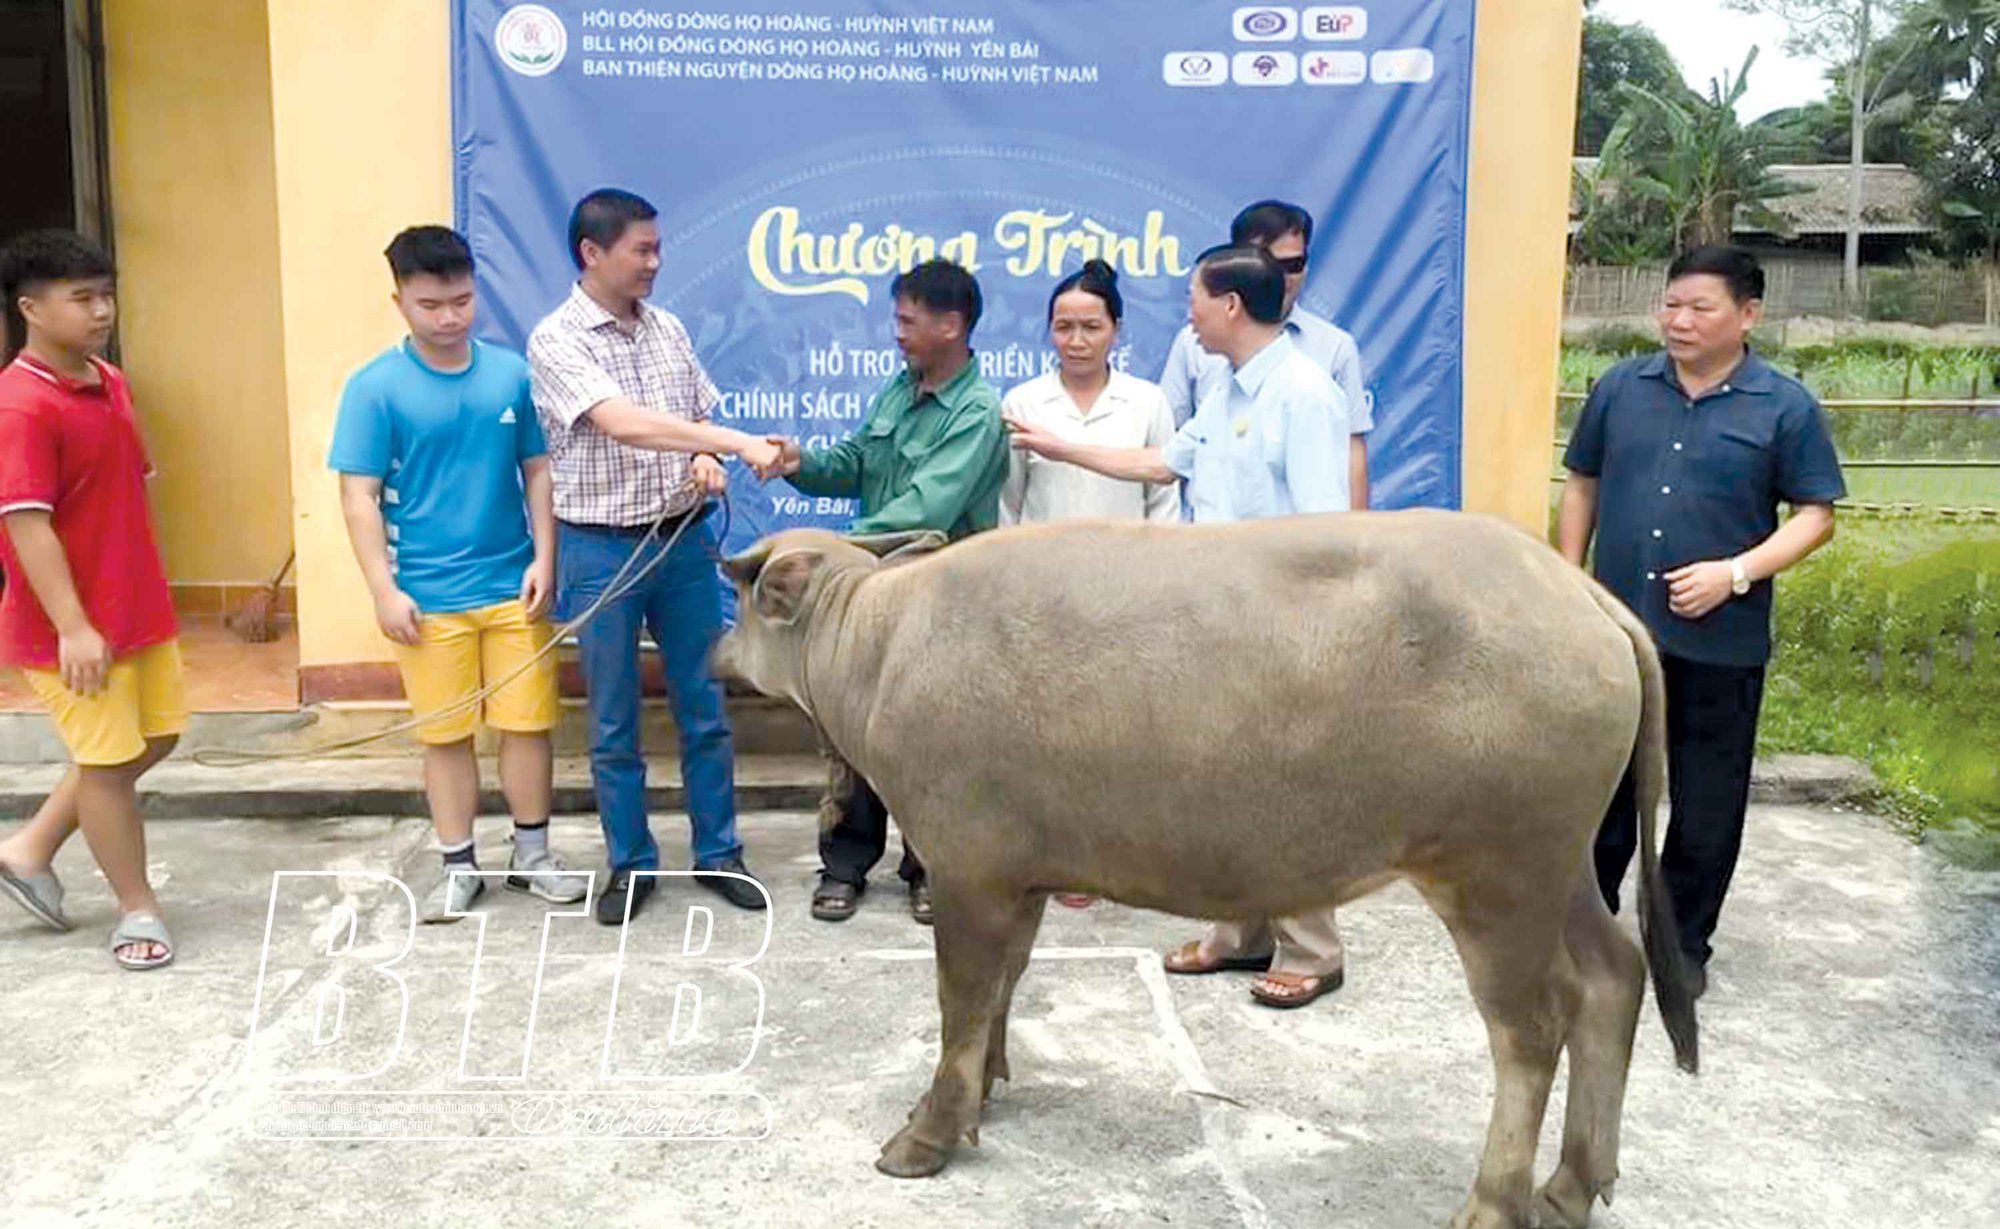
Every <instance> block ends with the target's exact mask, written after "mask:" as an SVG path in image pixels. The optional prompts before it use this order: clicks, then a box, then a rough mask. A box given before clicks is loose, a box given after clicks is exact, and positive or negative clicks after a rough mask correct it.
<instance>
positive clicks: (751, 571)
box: [722, 538, 771, 585]
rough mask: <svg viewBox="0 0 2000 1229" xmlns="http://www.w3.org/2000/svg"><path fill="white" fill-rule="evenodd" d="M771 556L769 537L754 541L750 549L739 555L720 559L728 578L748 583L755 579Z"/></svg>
mask: <svg viewBox="0 0 2000 1229" xmlns="http://www.w3.org/2000/svg"><path fill="white" fill-rule="evenodd" d="M770 558H771V539H769V538H765V539H764V540H763V541H761V542H754V543H752V544H751V546H750V549H749V550H746V551H744V552H743V553H742V554H740V555H731V556H730V557H729V558H727V559H724V560H723V561H722V567H723V570H724V571H726V572H728V573H729V576H730V579H732V580H737V581H741V582H742V583H744V584H746V585H747V584H749V583H750V582H751V581H754V580H756V579H757V573H759V572H761V571H763V570H764V564H765V563H766V562H767V561H768V560H769V559H770Z"/></svg>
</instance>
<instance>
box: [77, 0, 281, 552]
mask: <svg viewBox="0 0 2000 1229" xmlns="http://www.w3.org/2000/svg"><path fill="white" fill-rule="evenodd" d="M104 16H105V69H106V73H105V77H106V83H107V86H108V95H109V97H108V104H109V105H108V108H107V117H106V119H107V125H108V128H109V138H110V162H111V202H112V208H113V210H114V223H113V225H114V239H115V242H116V244H117V249H118V264H119V273H120V275H121V276H120V278H119V299H120V308H121V310H122V314H123V320H122V323H121V326H120V330H119V344H120V348H121V349H120V354H121V357H122V358H123V360H124V363H125V366H126V367H127V368H128V369H129V371H130V372H131V376H132V387H133V393H134V397H135V400H136V403H137V405H138V408H139V413H140V416H141V421H142V423H143V424H144V428H145V432H146V442H147V446H148V447H149V448H150V449H151V451H152V453H153V459H154V463H155V464H156V465H157V466H158V467H159V471H160V472H159V476H158V478H156V479H155V481H154V483H153V487H152V493H153V506H154V508H155V510H156V513H157V519H158V521H159V530H160V545H161V550H162V552H163V553H164V555H165V557H166V564H167V575H168V576H169V577H170V578H172V579H173V580H175V581H184V582H185V581H198V582H209V583H231V582H237V583H240V582H249V581H261V580H266V579H269V577H270V575H271V573H272V572H274V571H276V570H277V568H278V566H279V564H281V563H282V562H283V561H284V558H285V551H286V550H287V549H288V547H289V545H290V537H291V473H290V467H289V463H288V460H287V456H288V442H287V431H286V426H285V384H284V367H283V355H282V350H281V348H280V344H279V343H280V325H279V319H278V223H277V211H276V184H275V181H274V179H273V175H272V166H271V95H270V77H269V74H268V73H267V72H266V71H265V69H264V66H265V63H266V51H265V30H264V0H200V2H199V3H188V2H187V0H105V5H104Z"/></svg>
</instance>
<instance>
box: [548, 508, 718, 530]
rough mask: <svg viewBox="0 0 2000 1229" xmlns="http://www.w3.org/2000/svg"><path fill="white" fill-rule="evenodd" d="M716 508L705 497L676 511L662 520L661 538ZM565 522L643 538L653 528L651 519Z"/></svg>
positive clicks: (575, 525) (578, 526) (586, 528)
mask: <svg viewBox="0 0 2000 1229" xmlns="http://www.w3.org/2000/svg"><path fill="white" fill-rule="evenodd" d="M714 510H715V504H714V503H712V502H711V501H709V500H706V499H704V500H702V501H701V502H700V503H698V504H696V505H695V506H694V507H692V508H689V509H688V510H687V511H685V512H676V513H674V514H673V515H672V516H669V517H667V518H665V519H664V520H662V521H661V522H660V533H659V536H660V537H661V538H666V537H668V536H670V535H671V534H673V532H674V531H675V530H677V529H679V528H680V527H681V522H682V521H688V522H691V523H694V524H699V523H700V522H702V521H703V520H706V519H707V518H708V514H709V513H710V512H713V511H714ZM563 524H565V525H567V526H569V527H570V528H571V529H581V530H583V531H584V532H586V533H603V534H610V535H611V536H612V537H615V538H643V537H645V536H646V534H647V533H648V532H650V531H651V530H652V528H653V522H651V521H641V522H639V523H638V524H637V525H592V524H588V523H586V522H584V521H564V522H563Z"/></svg>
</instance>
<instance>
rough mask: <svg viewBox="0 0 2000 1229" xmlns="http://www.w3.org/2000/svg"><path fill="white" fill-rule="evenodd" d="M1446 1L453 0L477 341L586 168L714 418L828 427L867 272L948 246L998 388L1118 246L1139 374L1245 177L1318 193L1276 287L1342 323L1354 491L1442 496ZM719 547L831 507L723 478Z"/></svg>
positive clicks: (1453, 372) (852, 407)
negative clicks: (1362, 405)
mask: <svg viewBox="0 0 2000 1229" xmlns="http://www.w3.org/2000/svg"><path fill="white" fill-rule="evenodd" d="M1472 13H1473V0H1380V2H1378V3H1374V4H1369V5H1366V6H1352V5H1317V6H1304V7H1301V6H1286V5H1257V4H1252V5H1240V4H1234V3H1223V2H1213V3H1212V2H1209V0H1176V2H1175V3H1171V4H1168V3H1161V2H1160V0H1015V2H1013V3H1009V4H1005V5H996V4H992V3H984V2H978V0H917V2H913V3H905V2H903V0H675V2H673V3H664V4H662V3H638V2H636V0H610V2H608V3H607V2H599V3H587V2H584V0H545V2H544V3H538V4H514V3H508V2H507V0H456V2H455V7H454V13H453V17H454V27H453V30H454V35H453V38H454V46H453V54H454V64H453V85H454V111H453V127H454V140H455V153H456V157H455V164H456V171H455V174H456V189H457V208H458V223H459V226H460V228H461V229H462V230H463V231H464V232H465V233H466V234H467V236H468V237H469V238H470V240H471V242H472V246H473V250H474V252H475V253H476V254H477V257H478V260H479V270H480V289H481V296H482V299H481V301H482V311H483V322H482V325H481V332H482V334H483V335H484V336H486V337H487V338H489V339H492V340H496V341H500V342H503V343H505V344H508V345H512V346H516V347H519V346H521V345H523V344H524V343H525V340H526V338H527V334H528V331H529V330H530V329H531V328H533V327H534V324H535V322H536V321H537V320H538V319H540V318H541V316H542V315H543V314H545V313H546V312H548V311H549V310H550V309H551V308H553V307H554V306H555V305H556V304H557V303H558V302H559V301H560V300H561V299H562V297H563V295H564V294H566V293H567V291H568V288H569V285H570V283H571V282H572V280H573V279H574V277H575V271H574V269H573V268H572V266H571V264H570V261H569V257H568V253H567V251H566V249H565V247H564V228H565V225H566V223H567V220H568V216H569V211H570V208H571V206H572V204H573V203H574V202H575V201H576V199H577V198H578V197H580V196H581V195H583V194H584V193H585V192H587V191H589V190H590V189H592V188H596V187H602V186H615V187H622V188H627V189H630V190H632V191H635V192H638V193H639V194H641V195H643V196H645V197H646V198H647V199H649V200H651V201H652V202H653V203H654V204H655V205H656V206H658V207H659V209H660V211H661V230H662V233H663V235H664V237H665V245H666V253H665V261H666V264H665V268H664V269H663V270H662V271H661V274H660V277H659V280H658V281H657V283H656V285H655V291H654V302H656V303H658V304H659V305H660V306H662V307H665V308H666V309H667V310H669V311H672V312H673V313H674V314H675V315H677V316H679V317H680V318H681V320H682V321H683V322H685V323H686V325H687V327H688V330H689V333H690V334H691V335H692V337H693V339H694V344H695V348H696V349H697V350H698V351H699V353H700V355H701V358H702V361H703V362H704V364H705V365H706V366H707V368H708V371H709V373H710V375H711V376H712V377H713V378H714V380H715V382H716V384H717V386H718V387H719V388H721V389H722V390H723V396H724V404H723V408H722V410H721V412H720V419H721V421H724V422H726V423H728V424H730V425H732V426H736V427H739V428H741V429H743V430H746V431H752V432H757V433H767V432H769V433H783V434H795V435H798V436H800V437H802V438H803V439H804V440H805V441H806V442H807V443H808V444H820V443H828V442H832V441H834V440H837V439H839V438H841V437H843V436H844V435H846V434H847V433H848V432H849V431H851V430H852V429H853V428H854V427H855V426H856V425H857V424H858V423H859V422H860V420H861V418H862V417H863V415H864V414H865V412H866V410H867V406H868V403H869V399H870V397H871V396H872V394H873V393H874V391H875V389H877V388H878V387H880V385H881V384H882V383H883V382H884V381H885V380H887V379H888V378H889V377H890V376H892V375H893V374H894V373H895V372H896V371H897V370H898V369H899V367H900V364H901V360H900V356H899V355H898V354H897V352H896V349H895V345H894V339H893V336H892V331H891V319H890V313H891V310H892V306H891V304H890V303H889V302H888V300H887V291H888V284H889V282H890V280H891V279H892V278H893V277H894V276H895V274H896V272H898V271H899V270H900V269H903V268H906V267H908V266H909V265H911V264H913V263H915V262H916V261H918V260H921V259H924V258H926V257H928V256H930V255H944V256H948V257H952V258H955V259H957V260H958V261H960V262H961V263H963V264H965V265H966V266H968V267H969V268H972V269H973V270H974V272H976V273H977V275H978V277H979V281H980V285H981V288H982V289H983V291H984V293H985V298H986V312H985V317H984V319H982V320H981V322H980V324H979V327H978V329H977V331H976V333H975V335H974V338H973V342H974V347H975V349H976V350H977V351H978V352H979V358H980V361H981V364H982V366H983V367H984V369H985V371H986V374H987V375H988V378H989V379H990V380H991V381H992V383H993V384H994V386H995V387H996V388H998V389H999V390H1000V391H1001V392H1003V393H1004V392H1005V391H1006V390H1007V389H1008V388H1010V387H1012V386H1013V385H1015V384H1017V383H1019V382H1021V381H1023V380H1026V379H1028V378H1030V377H1031V376H1034V375H1036V374H1039V373H1040V372H1042V371H1043V370H1046V369H1047V368H1048V367H1049V366H1051V365H1053V362H1054V356H1053V352H1052V350H1051V348H1050V346H1049V343H1048V339H1047V335H1046V330H1045V318H1046V306H1047V301H1048V295H1049V291H1050V289H1051V287H1052V286H1053V285H1054V283H1055V282H1056V280H1057V279H1058V278H1059V277H1060V276H1061V275H1063V274H1065V273H1067V272H1069V271H1071V270H1074V269H1075V268H1077V267H1078V266H1079V265H1081V264H1082V262H1083V261H1084V260H1085V259H1087V258H1088V257H1091V256H1101V257H1104V258H1105V259H1107V260H1109V261H1110V262H1111V263H1112V264H1113V265H1115V266H1116V267H1117V268H1118V270H1119V272H1120V276H1121V281H1122V283H1123V286H1124V290H1125V297H1126V304H1127V310H1126V320H1125V327H1124V330H1123V334H1122V336H1121V338H1120V344H1119V348H1118V350H1117V351H1116V352H1115V354H1114V362H1116V363H1118V364H1120V365H1121V366H1123V367H1124V368H1125V369H1126V370H1129V371H1131V372H1133V373H1135V374H1137V375H1141V376H1145V377H1147V378H1153V377H1156V376H1157V375H1158V374H1159V371H1160V367H1161V365H1162V363H1163V362H1164V361H1165V358H1166V353H1167V347H1168V346H1169V344H1170V343H1171V342H1172V340H1173V338H1174V335H1175V333H1176V332H1177V331H1178V330H1179V328H1180V326H1181V325H1182V323H1183V322H1184V321H1185V318H1186V311H1187V274H1188V272H1189V270H1190V267H1191V266H1192V264H1193V262H1194V257H1195V256H1196V255H1197V254H1198V253H1199V252H1201V251H1202V250H1203V249H1204V248H1207V247H1209V246H1211V245H1213V244H1216V243H1219V242H1222V241H1224V240H1226V239H1227V237H1228V226H1229V220H1230V218H1231V217H1232V216H1233V215H1234V214H1235V212H1236V211H1237V209H1238V208H1240V207H1241V206H1242V205H1244V204H1246V203H1248V202H1250V201H1252V200H1255V199H1258V198H1262V197H1279V198H1283V199H1288V200H1292V201H1296V202H1298V203H1300V204H1302V205H1304V206H1306V207H1307V208H1308V209H1309V210H1311V211H1312V213H1313V215H1314V217H1315V218H1316V219H1317V223H1318V226H1317V229H1316V230H1315V231H1314V235H1313V242H1312V248H1311V253H1310V255H1311V261H1310V266H1309V274H1308V280H1307V284H1306V290H1305V294H1304V298H1303V302H1304V304H1305V306H1307V307H1309V308H1311V309H1313V310H1314V311H1317V312H1319V313H1320V314H1322V315H1324V316H1326V317H1328V318H1329V319H1331V320H1333V321H1334V322H1335V323H1337V324H1339V325H1341V326H1342V327H1343V328H1345V329H1347V330H1348V331H1349V332H1350V333H1352V334H1354V336H1355V338H1356V339H1357V341H1358V342H1359V344H1360V347H1361V351H1362V355H1363V359H1364V362H1365V365H1366V369H1367V380H1368V385H1369V388H1370V391H1371V393H1372V395H1373V400H1374V407H1375V418H1376V424H1377V425H1376V430H1375V432H1374V435H1373V436H1372V437H1371V441H1370V448H1371V452H1372V465H1371V469H1372V470H1373V478H1374V487H1375V503H1376V505H1377V506H1378V507H1407V506H1411V505H1432V506H1439V507H1456V506H1458V503H1459V443H1460V402H1461V395H1460V393H1461V390H1460V379H1461V368H1460V358H1461V353H1462V349H1461V331H1462V330H1461V325H1462V320H1461V316H1462V305H1463V300H1464V292H1463V251H1464V221H1465V163H1466V130H1467V119H1468V112H1469V108H1470V98H1471V68H1472ZM732 504H733V507H734V513H735V516H734V522H733V525H732V530H731V534H730V538H731V541H730V542H729V543H728V545H729V546H730V547H731V548H736V547H740V546H742V545H744V544H746V543H747V542H749V541H751V540H753V539H754V538H755V537H757V536H759V535H761V534H764V533H767V532H770V531H772V530H774V529H777V528H781V527H785V526H791V525H801V524H816V525H825V526H830V527H840V526H843V525H844V524H845V523H846V521H847V520H848V519H849V517H850V516H851V515H852V513H853V509H852V507H851V506H850V504H849V501H845V500H822V499H813V498H808V497H805V496H802V495H799V494H798V493H797V492H795V491H793V490H792V489H791V488H790V487H789V486H788V485H786V484H784V483H782V482H773V483H770V484H769V485H767V486H763V487H761V488H760V487H758V486H757V485H756V484H755V482H754V481H753V480H751V479H750V478H749V476H748V475H747V474H744V473H741V472H739V473H738V474H737V476H736V482H735V486H734V497H733V499H732Z"/></svg>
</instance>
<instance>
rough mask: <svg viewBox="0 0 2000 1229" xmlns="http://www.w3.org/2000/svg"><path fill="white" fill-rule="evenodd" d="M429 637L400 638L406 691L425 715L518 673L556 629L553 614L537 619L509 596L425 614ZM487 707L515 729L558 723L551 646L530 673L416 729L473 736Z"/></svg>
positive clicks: (427, 737)
mask: <svg viewBox="0 0 2000 1229" xmlns="http://www.w3.org/2000/svg"><path fill="white" fill-rule="evenodd" d="M423 633H424V639H423V643H422V644H417V645H404V644H399V645H397V646H396V659H397V664H398V665H400V666H401V667H402V671H403V694H404V695H405V696H407V697H409V701H410V708H411V711H412V712H414V713H415V714H416V715H417V716H419V717H421V716H423V715H424V714H425V713H434V712H437V711H438V710H439V709H442V708H446V707H449V706H450V705H452V704H455V703H457V702H458V701H460V700H463V699H464V698H465V697H467V696H469V695H471V694H472V693H473V692H475V691H478V690H479V689H480V688H482V687H485V686H486V685H488V684H489V683H494V682H498V681H499V680H500V679H503V678H505V677H507V676H508V675H510V674H512V673H514V671H516V670H519V669H520V668H521V664H522V663H523V662H525V661H527V660H528V659H529V658H530V657H533V656H534V655H535V654H536V653H538V652H540V651H541V650H542V648H543V647H544V646H545V645H547V644H548V643H549V640H550V638H551V637H552V636H554V635H555V633H554V632H553V631H552V630H551V629H550V627H549V625H548V623H546V622H534V623H530V622H529V621H528V617H527V611H526V610H525V608H523V607H522V605H521V603H520V602H519V601H512V602H502V603H500V604H499V605H498V606H487V607H485V608H483V609H480V610H467V611H462V612H460V613H458V614H445V615H426V616H425V617H424V620H423ZM481 709H483V710H484V714H483V715H484V716H485V718H486V724H487V725H488V726H490V727H492V728H493V729H496V730H505V731H507V732H509V733H513V734H540V733H544V732H546V731H548V730H552V729H554V728H555V725H556V712H557V709H556V657H555V654H553V653H549V654H547V655H545V656H543V658H542V659H541V660H540V661H538V662H536V663H535V664H534V665H533V666H532V667H530V668H529V669H528V670H527V672H526V673H524V674H522V675H521V676H520V677H519V678H516V679H515V680H514V681H513V682H511V683H508V684H507V685H506V686H505V687H502V688H501V689H500V690H498V691H496V692H494V693H493V694H492V695H490V696H488V697H486V699H485V701H484V703H483V704H480V705H475V706H473V707H471V708H467V709H466V710H465V711H463V712H459V713H454V714H452V715H451V716H449V717H444V718H441V719H439V720H437V721H432V722H426V723H425V724H424V725H422V726H420V727H418V729H417V741H418V742H421V743H428V744H430V745H432V746H442V745H444V744H446V743H455V742H462V741H464V740H465V739H468V738H471V737H472V733H473V730H474V729H475V728H476V727H477V725H478V721H479V718H480V717H481V715H482V713H481Z"/></svg>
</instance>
